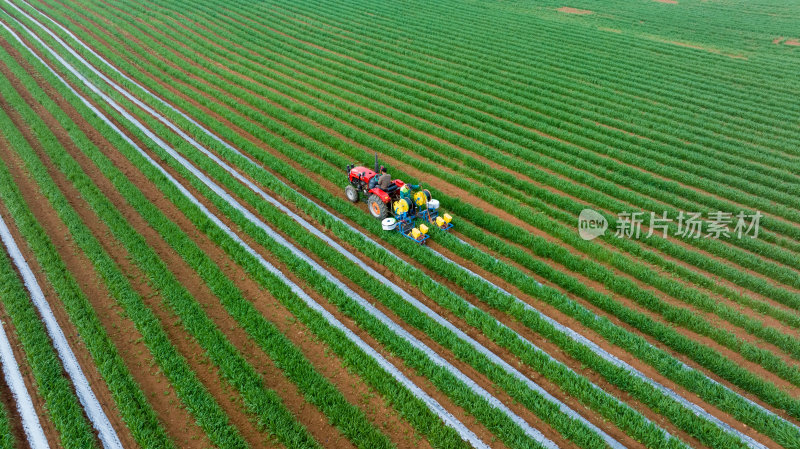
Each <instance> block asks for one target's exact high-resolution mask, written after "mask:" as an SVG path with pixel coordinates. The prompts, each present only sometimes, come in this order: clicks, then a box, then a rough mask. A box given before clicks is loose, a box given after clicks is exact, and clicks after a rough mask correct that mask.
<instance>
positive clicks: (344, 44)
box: [226, 3, 796, 183]
mask: <svg viewBox="0 0 800 449" xmlns="http://www.w3.org/2000/svg"><path fill="white" fill-rule="evenodd" d="M237 6H238V7H236V8H233V9H231V10H229V11H226V13H227V15H229V16H230V17H236V18H237V20H239V21H241V22H244V23H253V22H252V20H253V19H254V18H256V19H257V18H259V16H262V17H263V19H262V20H259V22H258V23H259V24H261V23H263V22H264V21H265V20H268V21H269V22H271V23H270V25H271V26H274V27H276V28H278V29H279V30H281V31H283V32H288V31H287V29H291V30H292V31H293V32H292V35H293V36H297V37H299V38H300V39H302V40H305V41H313V42H326V47H329V48H333V49H334V50H336V51H338V52H340V53H344V54H347V55H351V56H356V57H357V58H359V59H365V60H366V61H367V62H369V63H370V64H372V65H375V66H378V65H381V64H382V63H383V64H382V66H383V67H386V64H385V61H386V60H390V61H392V63H391V64H392V65H391V71H390V72H387V73H388V74H392V73H394V71H397V70H398V63H399V61H404V62H405V61H408V62H409V64H402V67H403V68H408V71H401V72H402V73H403V74H404V75H405V77H407V78H410V79H411V80H416V79H419V77H420V76H421V75H420V74H421V72H424V73H427V74H428V75H429V76H428V77H426V79H425V82H427V83H430V84H432V85H436V86H439V85H442V83H443V75H444V74H449V73H455V74H457V75H456V76H455V77H447V76H445V78H446V80H447V81H448V82H453V83H455V84H458V85H462V86H470V92H472V91H479V92H483V93H486V94H489V95H491V96H492V97H494V98H497V97H498V96H500V97H502V100H503V102H502V103H499V104H500V105H501V106H503V107H504V108H508V107H509V106H510V105H514V106H516V105H517V104H520V101H522V100H523V99H526V100H527V101H526V102H525V103H524V104H526V105H527V106H525V108H524V109H520V110H518V111H519V112H521V113H523V114H526V113H528V114H529V113H530V110H531V109H530V107H529V106H530V105H534V106H541V103H542V102H543V101H547V100H548V99H549V98H552V97H553V96H554V95H553V94H554V93H556V92H558V91H559V90H561V93H562V96H560V97H557V98H552V100H550V101H548V103H549V104H555V105H557V106H559V107H560V108H559V112H560V113H561V116H562V117H572V120H571V122H570V123H572V124H574V125H579V130H586V129H593V130H594V131H596V132H597V133H601V134H603V135H606V136H609V137H612V138H614V139H617V140H619V141H621V142H626V143H627V144H635V145H636V146H644V147H647V146H650V145H654V144H655V142H657V141H660V140H665V139H666V140H667V141H668V143H670V145H671V151H670V155H672V154H674V153H676V152H677V153H678V154H680V155H681V156H683V157H685V158H688V159H689V160H690V161H692V160H694V159H695V158H699V157H701V156H703V154H704V153H707V152H708V150H707V149H706V148H715V147H719V146H720V142H721V140H722V139H720V138H719V137H716V138H715V139H711V138H710V137H711V136H709V135H707V136H706V137H705V138H700V136H698V135H697V133H694V134H692V135H691V136H687V135H684V134H682V133H684V132H685V131H683V129H682V128H683V127H680V128H678V129H675V126H674V124H672V127H671V128H665V130H668V131H671V132H669V133H663V132H662V133H661V134H660V135H654V132H655V130H654V129H652V128H653V127H654V126H655V123H658V122H659V120H661V119H662V115H669V114H670V113H671V112H670V111H669V110H667V111H664V108H661V109H658V114H651V115H652V117H648V122H647V123H648V125H649V126H648V127H642V128H641V129H639V128H638V127H637V128H636V129H631V130H629V131H630V132H632V133H637V134H638V132H641V133H642V134H641V135H644V136H646V137H648V139H651V140H652V141H648V140H642V139H641V138H638V137H636V136H632V135H627V134H624V133H619V132H618V131H614V130H612V129H609V128H607V127H603V126H602V125H600V124H598V123H600V122H602V121H603V120H604V119H606V117H607V116H608V114H613V115H614V116H617V117H628V116H632V114H631V113H630V112H626V111H621V110H620V111H617V109H619V106H620V104H619V103H620V102H621V100H620V99H619V94H615V95H614V96H613V97H611V96H610V95H607V94H605V93H604V92H597V90H596V89H595V90H591V94H590V95H589V94H588V92H587V93H586V96H585V97H584V98H586V101H590V99H591V100H593V101H597V100H599V99H604V100H607V103H608V104H607V106H605V107H604V108H603V109H602V110H598V108H597V107H591V106H589V107H580V106H578V107H574V108H569V110H567V111H565V110H564V109H565V108H564V105H565V104H570V103H575V102H576V101H577V100H578V99H579V98H578V97H577V96H576V95H575V94H576V93H578V92H580V93H583V92H581V90H584V89H589V88H588V87H587V86H582V85H581V84H577V85H576V83H570V84H568V85H564V86H559V85H558V80H557V79H553V78H554V77H553V76H552V70H550V71H545V70H544V69H541V70H540V71H542V72H544V74H543V75H542V78H544V81H542V83H541V84H539V86H536V85H531V78H532V77H533V75H534V73H535V71H536V67H537V66H536V65H535V62H540V63H541V62H543V61H542V60H543V59H545V58H547V57H548V56H551V55H547V53H548V52H552V51H553V50H544V51H543V52H541V53H542V54H539V55H537V56H535V57H533V58H531V59H532V61H531V60H528V66H527V69H526V73H525V76H524V78H523V79H524V80H525V83H520V84H519V85H515V83H514V74H513V73H509V71H508V70H506V71H504V72H503V73H501V74H498V75H497V76H496V77H490V76H488V75H487V71H486V70H485V67H486V61H485V60H484V58H480V59H479V60H480V61H481V63H480V64H478V63H474V62H473V64H474V66H475V68H474V72H475V74H474V75H473V73H472V72H473V71H470V70H468V69H467V70H465V66H468V67H469V66H470V61H471V59H470V58H461V59H459V60H458V63H457V65H456V67H455V68H451V67H447V64H442V56H443V57H445V58H447V55H446V52H442V50H441V49H440V48H439V47H438V46H437V47H436V49H431V50H430V52H432V53H433V52H437V51H438V52H439V55H437V56H434V57H427V58H426V57H425V55H420V54H419V53H418V52H417V51H414V50H416V49H418V48H419V47H421V46H423V44H420V43H418V42H416V41H415V45H414V47H415V48H414V49H408V50H406V51H402V52H398V49H397V47H396V46H395V47H394V48H392V47H391V46H388V45H387V46H384V47H381V46H380V45H375V44H374V42H363V41H362V39H363V38H366V37H368V36H369V35H370V34H377V33H378V32H379V31H378V30H372V31H366V32H365V34H366V35H367V36H361V38H362V39H358V40H359V41H360V42H359V43H354V42H353V41H352V40H349V39H341V38H339V37H338V36H337V35H336V34H334V33H331V32H329V31H327V30H320V29H319V28H318V27H313V28H312V27H311V26H309V25H306V24H305V23H302V22H301V23H291V24H288V25H285V24H283V23H280V22H277V21H276V15H275V13H274V12H272V10H270V14H266V13H262V14H259V13H258V12H257V11H254V10H255V9H256V8H257V7H255V6H252V5H247V4H246V3H245V4H244V5H237ZM293 7H294V8H302V6H301V5H300V6H293ZM262 8H263V6H261V7H260V8H258V9H262ZM315 9H316V11H325V9H333V8H330V7H328V8H325V7H317V8H315ZM346 9H347V8H336V9H335V11H332V14H335V15H338V16H339V17H343V16H345V15H347V14H348V12H347V11H346ZM350 15H351V16H352V14H350ZM281 27H283V29H281ZM256 28H258V27H257V26H256ZM301 31H302V33H300V32H301ZM299 33H300V34H299ZM390 34H391V33H390ZM442 53H444V54H442ZM493 53H494V52H490V53H489V54H487V55H486V57H488V58H489V59H491V58H492V57H493V56H492V54H493ZM550 59H552V58H550ZM531 64H533V69H531ZM350 67H353V65H352V64H351V65H350ZM547 67H549V65H548V66H547ZM405 81H406V83H405V84H408V81H407V80H405ZM449 84H450V83H445V85H449ZM488 86H491V90H490V91H489V89H488ZM559 87H561V89H559ZM465 94H469V93H466V92H465ZM472 95H474V93H473V94H472ZM612 99H613V100H615V101H613V102H612V101H611V100H612ZM530 100H533V103H531V102H530ZM631 103H632V104H633V102H631ZM641 103H642V102H641V101H640V100H639V101H638V104H639V105H640V107H645V108H646V107H648V106H649V105H647V104H645V105H644V106H641ZM470 104H471V105H472V104H474V101H473V102H472V103H470ZM571 111H579V112H581V117H580V118H577V117H576V116H575V114H573V113H572V112H571ZM651 112H654V111H651ZM632 118H633V119H634V120H635V119H636V116H632ZM683 123H685V120H684V122H683ZM622 126H623V129H624V128H626V126H625V125H622ZM637 131H638V132H637ZM726 132H728V133H729V132H730V131H729V130H726ZM709 134H710V133H709ZM750 135H751V136H752V135H753V133H752V131H751V132H750ZM687 137H690V138H691V139H692V142H693V143H691V144H686V143H685V142H684V141H685V140H687ZM776 138H777V137H776ZM681 139H683V140H681ZM698 139H699V140H698ZM701 144H702V145H701ZM764 144H767V145H769V144H771V142H764ZM741 146H742V143H741V142H735V143H729V144H728V145H726V146H725V147H724V148H722V149H721V150H724V151H725V154H723V155H720V156H719V157H718V159H719V160H721V161H729V162H731V163H732V164H735V165H734V166H725V167H721V168H723V169H724V171H725V172H726V173H727V174H729V175H732V176H741V173H742V172H745V173H748V172H749V170H751V169H752V170H755V171H756V172H759V171H764V170H765V168H764V167H763V166H761V165H756V164H753V161H752V153H751V156H750V159H748V160H741V159H734V160H731V157H732V156H731V155H732V154H737V153H739V154H741V153H742V152H743V150H742V149H741ZM656 155H659V154H656ZM660 156H664V155H663V154H661V155H660ZM758 157H763V156H758ZM673 161H677V160H675V159H673ZM776 161H777V159H773V160H772V162H773V164H777V162H776ZM687 167H689V168H691V167H690V166H688V165H687ZM776 167H778V168H777V169H769V170H768V171H769V172H770V173H771V176H774V177H775V180H771V179H765V178H764V176H763V174H762V175H761V176H760V177H756V176H751V177H749V178H750V180H751V181H753V182H755V183H772V182H776V181H777V179H778V178H780V177H785V176H791V174H790V173H787V172H786V171H782V170H785V162H784V163H783V164H782V165H780V164H777V165H776ZM737 170H738V171H737ZM791 179H795V180H796V178H794V177H792V178H791Z"/></svg>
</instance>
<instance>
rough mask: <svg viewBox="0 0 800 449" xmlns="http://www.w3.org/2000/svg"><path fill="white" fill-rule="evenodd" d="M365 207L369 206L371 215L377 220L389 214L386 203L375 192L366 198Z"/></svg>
mask: <svg viewBox="0 0 800 449" xmlns="http://www.w3.org/2000/svg"><path fill="white" fill-rule="evenodd" d="M367 207H369V212H370V213H371V214H372V216H373V217H375V218H377V219H379V220H383V219H384V218H386V216H387V215H388V214H389V209H388V208H387V207H386V204H385V203H384V202H383V201H381V199H380V198H379V197H378V195H375V194H372V195H370V197H369V199H368V200H367Z"/></svg>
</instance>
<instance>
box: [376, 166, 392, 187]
mask: <svg viewBox="0 0 800 449" xmlns="http://www.w3.org/2000/svg"><path fill="white" fill-rule="evenodd" d="M391 184H392V176H391V175H390V174H389V173H388V172H387V171H386V167H384V166H382V165H381V176H380V177H379V178H378V187H379V188H380V189H381V190H383V191H384V192H385V191H386V190H387V189H388V188H389V186H390V185H391Z"/></svg>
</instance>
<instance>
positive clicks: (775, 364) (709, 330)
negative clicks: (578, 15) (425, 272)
mask: <svg viewBox="0 0 800 449" xmlns="http://www.w3.org/2000/svg"><path fill="white" fill-rule="evenodd" d="M208 65H209V66H211V64H208ZM217 70H218V69H217ZM223 76H224V75H223ZM254 76H257V75H254ZM262 90H263V89H262ZM264 93H265V94H268V92H264ZM275 99H276V100H277V101H284V103H288V104H286V106H287V107H292V106H294V107H297V105H296V103H289V102H287V101H286V100H285V99H281V98H275ZM260 104H262V105H263V104H264V102H263V101H261V102H260ZM269 107H272V106H269ZM307 115H314V116H317V115H316V114H315V113H314V112H313V111H312V112H309V113H307ZM317 120H318V121H326V119H325V118H319V119H317ZM327 122H328V123H330V124H331V125H333V126H335V123H332V122H330V120H327ZM354 125H356V126H357V127H359V128H364V127H370V126H372V125H371V124H369V123H367V122H365V121H363V120H360V119H358V120H354ZM307 133H308V134H310V135H315V137H316V136H319V137H317V139H318V140H322V141H325V142H326V143H327V142H332V137H331V136H329V135H327V134H325V132H324V131H322V130H319V129H316V128H315V129H309V131H307ZM354 136H355V135H354ZM363 143H365V144H366V145H368V146H371V147H373V148H380V149H382V150H384V152H386V153H387V154H390V155H393V156H395V155H396V157H397V158H398V159H401V160H404V161H405V162H407V163H409V164H411V165H416V166H417V167H425V168H426V169H427V171H428V172H429V173H432V174H434V175H437V176H439V177H441V178H445V179H448V180H449V181H451V182H452V183H453V184H455V185H458V186H459V187H463V188H464V189H465V190H468V191H470V190H471V191H472V192H474V193H481V190H480V189H478V188H476V187H474V186H472V185H470V184H469V183H467V182H466V181H464V180H463V179H460V178H456V177H455V176H453V175H450V174H449V173H445V172H443V171H442V170H438V169H436V168H434V167H430V166H428V165H423V164H422V163H421V162H420V161H418V160H413V159H412V158H410V157H408V156H407V155H404V154H402V153H401V152H399V151H398V150H396V149H394V148H390V147H388V146H386V145H385V144H382V142H380V141H377V140H375V139H369V138H364V140H363ZM329 145H335V144H334V143H329ZM340 146H341V147H342V149H343V150H349V153H348V154H349V155H350V156H351V157H352V158H354V159H356V160H360V159H361V160H363V159H367V158H368V157H366V156H365V155H364V153H363V152H360V151H358V150H355V149H354V148H352V147H347V146H342V145H340ZM324 156H325V157H328V158H331V157H332V155H331V154H330V153H325V154H324ZM334 162H335V164H336V165H342V166H343V165H344V164H345V163H346V162H347V160H346V159H339V160H337V161H334ZM437 193H438V192H437ZM485 195H486V194H485V193H484V196H485ZM437 196H439V197H443V196H442V195H437ZM478 196H480V195H478ZM443 198H446V197H443ZM486 199H487V200H490V199H491V198H489V197H487V198H486ZM495 203H499V204H503V202H502V201H500V200H498V199H495ZM455 206H456V205H454V207H455ZM503 208H504V209H507V210H509V209H513V204H509V205H507V206H505V207H503ZM469 212H470V214H466V213H465V214H463V215H464V216H465V217H468V216H469V215H472V214H479V216H482V217H483V218H486V217H488V215H487V214H481V213H479V212H476V211H474V210H472V209H470V211H469ZM537 218H538V217H535V216H534V217H528V221H533V220H535V219H537ZM540 227H541V226H540ZM544 228H546V226H545V227H544ZM567 238H569V239H571V240H572V241H575V242H576V244H577V245H581V244H582V245H586V242H582V241H580V242H577V240H578V237H577V236H575V235H574V233H568V234H567ZM570 257H574V256H570ZM610 259H611V260H612V261H614V260H615V259H614V258H610ZM616 260H617V261H618V260H619V258H617V259H616ZM630 265H631V264H630V263H627V262H624V261H623V262H620V263H618V264H616V265H615V266H617V267H622V268H627V269H628V270H632V268H630ZM633 273H634V274H635V275H637V277H639V278H641V277H642V276H647V275H648V274H649V277H650V279H656V278H657V277H658V275H657V274H655V273H654V272H650V271H649V270H646V269H643V268H640V269H638V270H635V271H633ZM604 281H605V282H606V283H608V279H604ZM661 282H667V283H674V281H669V280H662V281H661ZM626 284H627V286H626ZM611 286H612V287H614V288H616V289H617V290H619V291H623V292H626V293H627V295H629V296H631V297H632V299H635V300H639V301H641V302H644V303H645V304H648V305H649V306H650V307H658V308H660V309H661V310H669V311H672V312H673V315H672V319H673V320H678V318H676V315H674V313H675V311H676V309H675V308H674V306H667V305H664V304H660V301H657V300H653V299H652V298H654V296H653V295H652V294H651V293H649V292H647V291H644V290H642V289H639V288H638V287H636V286H635V285H633V284H632V283H631V282H629V281H624V280H623V281H621V283H619V282H617V283H612V284H611ZM674 289H678V290H679V291H680V289H685V288H684V287H682V286H679V285H675V286H674V288H673V290H674ZM632 291H636V292H637V294H638V293H641V295H642V296H639V295H632V294H631V292H632ZM697 297H698V296H697V295H695V302H697V301H698V299H696V298H697ZM699 297H700V298H702V297H703V296H702V295H701V296H699ZM706 298H707V297H706ZM706 304H709V300H707V301H706ZM721 308H723V307H722V306H717V309H718V310H719V309H721ZM678 312H679V311H678ZM679 313H682V315H678V317H679V318H684V317H688V318H689V319H690V320H691V321H689V324H691V325H693V326H694V327H693V328H692V329H693V330H696V331H699V332H701V333H706V334H708V335H709V336H712V337H714V338H715V339H716V340H718V341H720V342H721V343H722V344H727V345H729V346H733V347H734V348H737V347H739V346H741V347H744V348H747V350H748V351H749V352H748V353H746V354H745V355H746V356H749V357H751V359H752V358H753V357H758V358H760V359H763V360H765V361H767V362H769V365H768V366H769V367H771V368H772V369H777V370H778V371H780V372H781V374H782V375H783V376H788V377H789V378H792V376H794V374H792V369H791V368H787V367H785V366H782V365H785V363H784V362H782V361H781V360H779V359H778V358H777V357H776V356H775V355H774V354H771V353H769V352H768V351H765V350H759V349H757V348H756V349H755V351H753V350H751V349H752V345H749V344H746V343H742V342H740V341H737V340H738V339H736V338H735V337H733V336H732V334H730V333H726V332H724V331H721V330H718V329H715V328H713V327H712V326H710V325H709V324H708V323H706V322H704V321H702V320H699V318H698V317H696V316H693V315H691V314H688V312H679ZM728 315H729V316H734V315H732V314H728ZM739 319H740V320H741V321H745V322H748V329H751V330H753V329H754V330H756V331H759V332H761V334H762V335H764V336H765V337H766V338H771V339H773V340H774V341H775V342H777V344H780V345H783V346H784V347H790V348H791V345H793V344H795V342H793V341H792V340H793V339H792V338H791V337H790V338H786V337H784V336H781V335H779V334H776V333H775V332H772V331H770V330H769V329H766V330H763V331H762V330H761V329H763V327H761V326H759V325H758V323H756V322H754V321H753V320H752V319H749V318H747V317H744V316H742V315H740V318H739ZM741 321H740V322H741ZM756 360H759V359H756ZM759 361H761V360H759Z"/></svg>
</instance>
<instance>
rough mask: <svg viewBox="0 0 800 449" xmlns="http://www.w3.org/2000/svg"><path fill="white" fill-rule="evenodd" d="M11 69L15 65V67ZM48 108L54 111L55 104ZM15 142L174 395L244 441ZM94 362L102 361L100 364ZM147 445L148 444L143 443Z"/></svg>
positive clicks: (232, 442)
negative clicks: (131, 323)
mask: <svg viewBox="0 0 800 449" xmlns="http://www.w3.org/2000/svg"><path fill="white" fill-rule="evenodd" d="M4 34H5V33H4ZM23 51H24V50H23ZM29 62H31V61H29ZM35 66H36V67H37V68H39V69H40V73H42V74H45V76H46V69H45V68H44V67H43V66H40V65H36V64H35ZM14 69H18V68H17V67H14ZM17 73H19V72H17ZM19 79H20V80H22V82H30V79H29V78H28V77H27V76H20V77H19ZM31 92H32V94H34V95H36V96H37V99H38V100H39V101H43V102H44V103H48V102H47V100H46V99H45V98H44V97H42V94H43V92H41V94H38V95H37V91H35V90H34V91H31ZM49 110H50V111H51V112H54V113H57V110H55V109H49ZM30 117H31V118H33V121H34V122H38V119H37V118H36V117H34V116H33V114H30ZM40 129H41V128H40ZM42 143H43V144H46V145H58V142H57V141H56V140H54V139H52V140H49V141H47V142H42ZM13 145H14V148H17V149H20V151H21V153H20V155H21V156H22V157H23V158H24V159H25V162H26V165H27V169H28V171H29V172H30V173H31V174H32V175H33V177H34V179H35V180H36V182H37V184H38V185H39V186H40V188H41V189H42V191H43V193H44V194H45V195H46V196H47V197H48V200H49V201H50V203H51V204H52V205H53V207H54V208H55V209H56V211H57V212H58V214H59V216H60V217H61V219H62V221H63V222H64V223H65V225H66V226H67V227H68V228H69V229H70V233H71V236H72V238H73V239H74V240H75V242H76V243H77V244H78V245H79V247H80V248H81V250H83V252H84V253H85V254H86V255H87V256H88V257H89V259H90V260H91V261H92V263H93V264H94V267H95V269H97V271H98V272H99V273H100V274H101V276H102V277H103V279H104V281H105V283H106V285H107V287H108V289H109V291H110V292H111V293H112V295H113V296H114V298H115V299H116V300H117V302H118V303H119V304H120V305H121V306H122V307H123V309H124V310H125V313H126V315H127V316H128V317H130V318H131V319H132V320H133V321H134V323H135V324H136V328H137V329H138V330H139V332H140V333H141V334H142V337H143V339H144V342H145V344H146V345H147V347H148V349H150V352H151V354H152V355H153V357H154V358H155V360H156V362H157V363H158V365H159V367H160V368H161V370H162V371H163V372H164V374H165V375H166V376H167V378H168V379H169V380H170V382H171V383H172V385H173V386H174V388H175V391H176V393H177V394H178V397H179V398H181V400H182V401H183V403H184V404H185V405H186V407H187V408H188V410H189V411H190V412H191V413H192V414H193V415H194V416H195V418H196V419H197V422H198V424H199V425H200V427H201V428H203V429H204V430H206V432H207V433H208V434H209V439H210V440H211V441H212V442H214V443H215V444H218V445H220V446H222V447H246V446H247V445H246V443H245V442H244V440H243V439H242V438H241V436H240V435H239V433H238V431H237V430H236V429H235V428H233V427H232V426H231V424H230V423H229V422H228V419H227V417H226V416H225V414H224V412H223V411H222V410H221V409H220V407H219V405H218V404H217V403H216V402H215V401H214V399H213V398H212V397H211V396H210V394H209V393H208V392H207V391H206V390H205V388H204V387H203V386H202V384H201V383H200V382H199V380H198V379H197V377H196V375H195V374H194V373H193V372H192V371H191V369H190V368H189V367H188V365H187V363H186V361H185V359H184V358H183V357H182V356H181V355H180V354H179V353H178V352H177V350H176V349H175V348H174V346H172V344H171V343H170V342H169V339H168V338H167V336H166V333H165V332H164V330H163V328H162V327H161V326H160V324H159V323H158V320H157V318H156V317H155V315H153V313H152V312H151V311H150V310H149V309H147V307H146V306H145V305H144V303H143V302H142V299H141V297H140V296H139V295H138V294H137V293H136V291H135V289H134V288H133V287H132V286H131V284H130V282H129V281H128V279H127V278H126V277H125V275H124V274H123V273H122V272H121V271H120V269H119V267H118V266H117V264H116V263H115V262H114V261H113V259H112V258H111V257H110V256H109V255H108V253H106V251H105V250H104V249H103V247H102V245H101V244H100V242H98V241H97V239H96V238H95V237H94V236H93V235H92V234H91V232H90V231H89V229H88V228H87V227H86V225H85V224H84V223H83V222H82V221H81V219H80V217H79V215H78V214H77V213H76V212H75V210H74V208H72V206H71V205H70V204H69V202H68V201H67V199H66V198H65V197H64V196H63V194H62V193H61V192H60V190H58V188H57V187H56V186H55V184H54V182H53V180H52V178H50V176H49V175H48V173H47V171H46V169H45V168H44V166H43V165H42V163H41V161H40V160H38V159H37V158H36V156H35V154H33V152H32V150H31V149H30V147H29V146H28V145H27V144H25V142H24V140H22V138H21V136H20V137H18V138H17V139H15V140H14V141H13ZM62 152H63V150H62ZM98 366H103V364H99V365H98ZM131 402H132V401H131ZM123 410H124V408H123ZM127 424H128V425H129V428H131V429H132V430H133V429H138V428H139V427H140V423H139V422H137V421H135V420H131V421H129V422H127ZM145 446H147V445H146V444H145Z"/></svg>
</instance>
